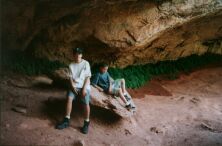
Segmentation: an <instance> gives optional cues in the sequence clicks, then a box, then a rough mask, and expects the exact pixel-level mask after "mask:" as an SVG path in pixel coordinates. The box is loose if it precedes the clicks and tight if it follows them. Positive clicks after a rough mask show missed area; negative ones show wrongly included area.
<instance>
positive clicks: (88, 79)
mask: <svg viewBox="0 0 222 146" xmlns="http://www.w3.org/2000/svg"><path fill="white" fill-rule="evenodd" d="M89 84H90V76H89V77H86V79H85V80H84V84H83V88H82V96H83V97H85V96H86V87H87V85H89Z"/></svg>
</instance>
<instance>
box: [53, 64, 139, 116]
mask: <svg viewBox="0 0 222 146" xmlns="http://www.w3.org/2000/svg"><path fill="white" fill-rule="evenodd" d="M68 74H69V72H68V69H67V68H60V69H58V70H55V71H54V72H53V73H52V75H51V77H52V79H53V81H54V82H56V83H57V84H59V85H62V86H64V87H69V84H70V83H69V81H68ZM91 97H92V98H91V105H92V106H96V107H99V108H103V109H105V110H108V111H110V112H112V113H114V114H116V115H118V116H119V117H129V116H131V115H133V114H134V112H135V111H132V110H127V109H126V108H125V105H124V103H123V102H122V101H121V100H120V99H119V98H114V96H111V95H107V94H105V93H104V92H99V91H98V90H97V89H96V88H94V87H93V86H91Z"/></svg>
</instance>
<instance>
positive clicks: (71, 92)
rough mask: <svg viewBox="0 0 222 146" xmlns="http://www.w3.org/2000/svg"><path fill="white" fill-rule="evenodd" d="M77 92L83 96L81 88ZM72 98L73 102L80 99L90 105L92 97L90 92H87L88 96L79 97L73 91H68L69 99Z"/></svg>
mask: <svg viewBox="0 0 222 146" xmlns="http://www.w3.org/2000/svg"><path fill="white" fill-rule="evenodd" d="M77 92H78V94H81V93H80V92H81V88H77ZM69 97H71V98H72V100H76V99H77V98H79V99H80V101H81V102H82V103H83V104H85V105H88V104H89V103H90V100H91V96H90V90H86V96H85V97H79V96H78V95H76V93H74V92H73V91H71V90H68V91H67V98H69Z"/></svg>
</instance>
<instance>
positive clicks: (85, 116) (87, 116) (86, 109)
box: [84, 104, 90, 121]
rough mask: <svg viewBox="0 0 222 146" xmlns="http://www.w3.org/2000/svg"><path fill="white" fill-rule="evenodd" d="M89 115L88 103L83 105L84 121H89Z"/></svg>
mask: <svg viewBox="0 0 222 146" xmlns="http://www.w3.org/2000/svg"><path fill="white" fill-rule="evenodd" d="M89 116H90V106H89V104H87V105H84V118H85V120H86V121H89Z"/></svg>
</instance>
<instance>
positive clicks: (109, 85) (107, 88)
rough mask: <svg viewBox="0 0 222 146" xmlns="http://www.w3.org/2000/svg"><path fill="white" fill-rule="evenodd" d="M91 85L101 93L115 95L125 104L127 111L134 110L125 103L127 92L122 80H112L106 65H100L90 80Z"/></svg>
mask: <svg viewBox="0 0 222 146" xmlns="http://www.w3.org/2000/svg"><path fill="white" fill-rule="evenodd" d="M91 84H92V85H93V86H94V87H95V88H97V89H98V90H99V91H101V92H105V93H107V94H111V95H116V96H119V97H120V98H121V100H122V101H123V102H124V103H125V107H126V108H127V109H132V108H135V107H133V106H132V105H131V103H130V102H129V101H127V99H128V98H127V92H126V87H125V80H124V79H117V80H113V79H112V77H111V76H110V75H109V73H108V65H107V64H101V65H100V68H99V72H97V73H96V74H95V75H94V76H93V79H92V82H91Z"/></svg>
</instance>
